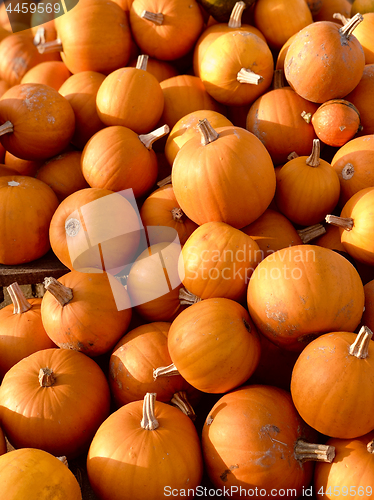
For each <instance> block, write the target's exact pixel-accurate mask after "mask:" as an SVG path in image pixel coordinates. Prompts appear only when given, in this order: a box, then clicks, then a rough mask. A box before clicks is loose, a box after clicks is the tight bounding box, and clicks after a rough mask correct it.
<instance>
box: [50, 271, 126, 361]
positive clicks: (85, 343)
mask: <svg viewBox="0 0 374 500" xmlns="http://www.w3.org/2000/svg"><path fill="white" fill-rule="evenodd" d="M88 271H89V270H88ZM44 286H45V288H46V290H47V292H49V293H46V294H45V295H44V296H43V300H42V304H41V314H42V321H43V326H44V328H45V331H46V332H47V334H48V336H49V338H50V339H51V340H53V342H54V343H55V344H56V345H57V346H59V347H61V348H64V349H74V350H76V351H80V352H83V353H84V354H86V355H87V356H91V357H95V356H99V355H100V354H104V353H106V352H108V351H109V350H111V349H112V348H113V347H114V345H115V344H116V343H117V342H118V340H119V339H120V338H121V336H122V335H123V334H124V333H125V332H126V330H127V328H128V326H129V324H130V320H131V304H130V300H129V297H128V294H127V291H126V289H125V288H124V287H123V286H122V285H121V283H119V281H118V280H116V279H115V278H114V276H111V275H110V274H108V273H101V272H99V273H95V272H78V271H71V272H70V273H67V274H65V275H64V276H61V278H59V280H56V279H54V278H46V279H45V280H44Z"/></svg>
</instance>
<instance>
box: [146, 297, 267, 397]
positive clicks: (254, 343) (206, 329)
mask: <svg viewBox="0 0 374 500" xmlns="http://www.w3.org/2000/svg"><path fill="white" fill-rule="evenodd" d="M168 349H169V353H170V357H171V359H172V362H173V363H172V365H170V367H169V368H170V369H176V370H177V371H178V373H180V375H182V377H183V378H184V379H185V380H187V382H189V383H190V384H191V385H192V386H193V387H195V388H196V389H198V390H200V391H202V392H208V393H213V394H220V393H223V392H227V391H230V390H232V389H234V388H235V387H238V386H240V385H241V384H243V383H244V382H246V381H247V380H248V379H249V377H250V376H251V375H252V374H253V372H254V370H255V369H256V367H257V365H258V363H259V360H260V353H261V347H260V340H259V338H258V333H257V330H256V328H255V326H254V324H253V322H252V320H251V318H250V317H249V315H248V313H247V311H246V310H245V309H244V307H243V306H242V305H240V304H239V303H238V302H236V301H234V300H231V299H226V298H209V299H205V300H202V301H201V302H197V303H196V304H193V305H191V306H189V307H187V309H184V310H183V311H182V312H181V313H180V314H179V315H178V316H177V317H176V318H175V319H174V321H173V322H172V324H171V327H170V330H169V334H168ZM156 375H157V371H156Z"/></svg>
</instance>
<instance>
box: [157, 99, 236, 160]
mask: <svg viewBox="0 0 374 500" xmlns="http://www.w3.org/2000/svg"><path fill="white" fill-rule="evenodd" d="M204 118H206V119H207V120H208V121H209V123H210V124H211V125H212V127H213V128H217V127H226V126H228V125H233V124H232V123H231V121H230V120H229V119H228V118H226V116H224V115H222V114H221V113H218V112H217V111H213V110H210V109H199V110H197V111H192V113H188V114H186V115H185V116H183V118H181V119H180V120H178V121H177V123H176V124H175V125H174V127H173V128H172V129H171V131H170V134H169V135H168V137H167V139H166V143H165V156H166V159H167V161H168V162H169V164H170V165H171V166H172V165H173V162H174V159H175V157H176V156H177V153H178V151H179V150H180V148H181V147H182V146H183V145H184V144H185V143H186V142H187V141H189V140H190V139H191V138H192V137H194V136H196V135H197V136H200V132H199V128H198V126H197V125H198V122H199V120H203V119H204Z"/></svg>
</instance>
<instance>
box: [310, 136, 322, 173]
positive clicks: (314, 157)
mask: <svg viewBox="0 0 374 500" xmlns="http://www.w3.org/2000/svg"><path fill="white" fill-rule="evenodd" d="M320 154H321V143H320V142H319V139H313V147H312V153H311V155H310V156H308V158H307V160H306V164H307V165H309V166H310V167H318V165H319V164H320V161H319V159H320Z"/></svg>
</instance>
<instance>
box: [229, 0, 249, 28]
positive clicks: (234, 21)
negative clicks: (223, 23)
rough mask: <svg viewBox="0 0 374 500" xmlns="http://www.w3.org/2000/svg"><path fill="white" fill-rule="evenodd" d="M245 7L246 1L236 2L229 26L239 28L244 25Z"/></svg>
mask: <svg viewBox="0 0 374 500" xmlns="http://www.w3.org/2000/svg"><path fill="white" fill-rule="evenodd" d="M245 8H246V5H245V3H244V2H236V4H235V5H234V7H233V9H232V11H231V15H230V19H229V22H228V27H229V28H232V29H237V28H241V27H242V15H243V12H244V9H245Z"/></svg>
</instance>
